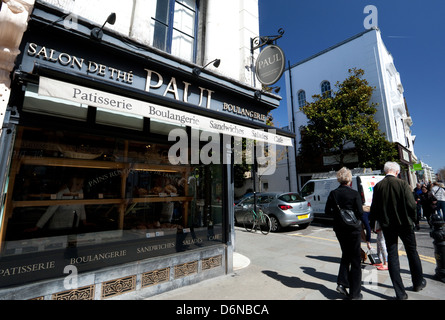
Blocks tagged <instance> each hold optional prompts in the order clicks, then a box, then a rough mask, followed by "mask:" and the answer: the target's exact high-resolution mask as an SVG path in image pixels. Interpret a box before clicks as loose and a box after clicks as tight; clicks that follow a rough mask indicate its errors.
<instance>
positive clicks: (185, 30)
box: [150, 0, 199, 62]
mask: <svg viewBox="0 0 445 320" xmlns="http://www.w3.org/2000/svg"><path fill="white" fill-rule="evenodd" d="M198 2H199V0H154V1H152V6H151V13H150V14H151V26H150V29H151V44H152V45H153V46H154V47H155V48H158V49H160V50H163V51H165V52H168V53H171V54H173V55H175V56H177V57H180V58H182V59H184V60H188V61H192V62H194V60H195V44H196V29H197V15H198Z"/></svg>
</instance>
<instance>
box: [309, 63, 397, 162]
mask: <svg viewBox="0 0 445 320" xmlns="http://www.w3.org/2000/svg"><path fill="white" fill-rule="evenodd" d="M364 73H365V72H364V71H363V70H362V69H356V68H354V69H349V77H348V78H347V79H345V80H344V81H343V82H342V83H340V82H337V83H336V85H335V88H336V91H332V92H325V93H324V94H323V95H314V96H313V97H312V98H313V99H314V102H311V103H307V104H306V105H304V106H303V107H301V108H300V110H301V111H303V112H304V114H305V115H306V117H307V118H308V124H307V125H306V126H304V127H302V128H300V129H301V132H302V141H301V142H300V144H301V148H300V154H301V155H302V156H303V159H305V160H304V161H308V160H309V159H310V157H313V155H314V154H316V155H317V154H318V155H319V156H320V155H337V156H338V160H339V167H342V166H344V159H345V155H346V154H347V153H348V152H349V150H350V149H352V148H355V151H356V153H357V154H358V157H359V164H358V165H359V166H361V167H372V168H381V167H383V164H384V163H385V162H386V161H396V159H397V149H396V147H395V144H393V143H390V142H388V141H387V140H386V138H385V136H384V134H383V133H382V132H381V131H380V130H379V128H378V126H379V124H378V122H376V121H375V119H374V115H375V113H376V112H377V109H376V104H375V103H371V102H370V100H371V96H372V93H373V91H374V88H373V87H371V86H369V84H368V81H367V80H366V79H364V78H363V75H364Z"/></svg>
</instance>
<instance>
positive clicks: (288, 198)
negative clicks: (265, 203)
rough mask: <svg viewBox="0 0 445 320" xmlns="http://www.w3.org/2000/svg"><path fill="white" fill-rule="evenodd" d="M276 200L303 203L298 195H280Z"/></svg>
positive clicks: (302, 199)
mask: <svg viewBox="0 0 445 320" xmlns="http://www.w3.org/2000/svg"><path fill="white" fill-rule="evenodd" d="M278 199H279V200H281V201H284V202H289V203H293V202H302V201H305V200H304V198H302V197H301V196H300V195H299V194H298V193H286V194H282V195H281V196H279V197H278Z"/></svg>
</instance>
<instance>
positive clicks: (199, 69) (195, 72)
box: [193, 59, 221, 77]
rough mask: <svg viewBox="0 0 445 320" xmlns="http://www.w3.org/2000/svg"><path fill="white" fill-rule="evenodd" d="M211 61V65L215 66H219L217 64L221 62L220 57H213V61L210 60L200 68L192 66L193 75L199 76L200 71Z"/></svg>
mask: <svg viewBox="0 0 445 320" xmlns="http://www.w3.org/2000/svg"><path fill="white" fill-rule="evenodd" d="M212 63H213V66H214V67H215V68H218V67H219V64H220V63H221V59H215V60H213V61H210V62H209V63H207V64H206V65H205V66H204V67H202V68H198V67H194V68H193V74H194V75H195V76H197V77H198V76H199V75H200V74H201V71H202V70H204V69H205V68H207V67H208V66H209V65H210V64H212Z"/></svg>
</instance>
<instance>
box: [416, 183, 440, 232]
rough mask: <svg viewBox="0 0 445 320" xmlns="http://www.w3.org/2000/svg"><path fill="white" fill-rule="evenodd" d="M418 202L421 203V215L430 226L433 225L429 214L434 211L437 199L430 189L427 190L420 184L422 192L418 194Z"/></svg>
mask: <svg viewBox="0 0 445 320" xmlns="http://www.w3.org/2000/svg"><path fill="white" fill-rule="evenodd" d="M420 203H421V204H422V211H423V216H424V217H425V218H426V220H427V221H428V224H429V225H430V228H432V227H433V225H432V224H431V216H432V215H433V214H434V213H436V205H437V199H436V197H435V196H434V195H433V192H432V191H429V190H428V188H427V187H426V186H422V194H421V195H420Z"/></svg>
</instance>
